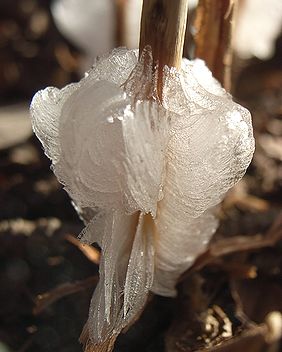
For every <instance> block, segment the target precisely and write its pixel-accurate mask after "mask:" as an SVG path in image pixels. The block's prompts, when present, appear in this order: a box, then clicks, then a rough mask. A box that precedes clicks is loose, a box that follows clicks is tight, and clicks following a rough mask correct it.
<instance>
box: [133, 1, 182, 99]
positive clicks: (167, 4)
mask: <svg viewBox="0 0 282 352" xmlns="http://www.w3.org/2000/svg"><path fill="white" fill-rule="evenodd" d="M187 14H188V0H144V1H143V8H142V18H141V32H140V43H139V52H140V54H141V53H142V50H143V49H144V48H145V47H146V46H150V47H151V49H152V54H153V61H154V66H155V65H158V70H159V84H158V90H159V93H161V88H162V71H163V67H164V66H165V65H167V66H169V67H176V68H179V67H180V65H181V59H182V53H183V45H184V37H185V30H186V22H187Z"/></svg>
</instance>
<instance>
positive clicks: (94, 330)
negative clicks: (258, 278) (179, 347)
mask: <svg viewBox="0 0 282 352" xmlns="http://www.w3.org/2000/svg"><path fill="white" fill-rule="evenodd" d="M151 62H152V60H151V56H150V52H148V51H145V52H144V54H143V56H142V57H141V60H140V61H138V52H137V51H132V50H126V49H116V50H114V51H113V52H112V53H111V54H110V55H109V56H107V57H103V58H100V59H99V60H98V61H97V62H96V63H95V65H94V66H93V68H92V69H91V70H90V71H89V72H88V73H87V74H86V75H85V78H83V79H82V80H81V81H80V82H79V83H75V84H71V85H69V86H67V87H65V88H64V89H62V90H58V89H56V88H46V89H45V90H43V91H40V92H38V93H37V94H36V95H35V97H34V98H33V101H32V104H31V115H32V124H33V129H34V132H35V133H36V135H37V136H38V138H39V139H40V140H41V142H42V144H43V146H44V149H45V153H46V155H47V156H48V157H49V158H50V159H51V160H52V168H53V170H54V173H55V174H56V176H57V178H58V179H59V181H60V182H61V183H62V184H63V185H64V187H65V189H66V191H67V192H68V193H69V195H70V196H71V198H72V199H73V201H74V203H75V206H76V208H77V209H78V211H79V213H80V214H81V216H82V217H83V219H84V220H85V223H86V227H85V229H84V230H83V232H82V233H81V238H82V240H84V241H86V242H88V243H93V242H97V243H98V244H99V245H100V246H101V248H102V257H101V264H100V281H99V284H98V287H97V288H96V290H95V292H94V296H93V298H92V302H91V306H90V313H89V321H88V327H89V334H90V339H91V341H92V343H94V344H96V345H99V344H101V343H104V342H105V341H106V340H108V339H111V338H112V336H115V335H117V334H118V333H119V332H120V331H121V330H122V328H124V327H125V326H126V325H127V324H128V323H129V322H131V321H132V320H133V319H134V317H135V316H136V315H137V314H138V313H139V312H140V311H141V310H142V308H143V306H144V304H145V302H146V299H147V295H148V292H149V291H153V292H155V293H157V294H161V295H165V296H174V295H175V294H176V291H175V284H176V282H177V279H178V278H179V276H180V275H181V274H182V273H183V272H184V271H185V270H186V269H187V268H189V266H190V265H191V264H192V262H193V260H194V259H195V257H196V256H197V255H198V254H199V253H201V252H202V251H203V250H204V249H205V247H206V245H207V243H208V242H209V239H210V238H211V236H212V234H213V233H214V232H215V230H216V228H217V219H216V217H215V216H214V206H215V205H216V204H218V203H219V202H220V201H221V200H222V198H223V196H224V194H225V193H226V192H227V190H228V189H229V188H230V187H232V186H233V185H234V184H235V183H236V182H237V181H238V180H239V179H240V178H241V177H242V176H243V174H244V172H245V171H246V168H247V166H248V165H249V163H250V160H251V158H252V154H253V151H254V139H253V134H252V126H251V116H250V113H249V112H248V111H247V110H246V109H245V108H243V107H242V106H240V105H238V104H236V103H235V102H233V101H232V98H231V96H230V95H229V94H227V93H226V92H225V90H224V89H223V88H222V87H221V86H220V84H219V83H218V82H217V81H216V80H215V79H214V78H213V77H212V74H211V73H210V71H209V70H208V68H207V67H206V66H205V64H204V63H203V62H202V61H200V60H195V61H188V60H186V59H183V61H182V67H181V69H180V70H179V72H178V71H176V70H175V69H169V68H167V67H166V68H165V69H164V86H163V97H162V104H160V103H159V102H158V100H157V99H156V96H155V85H154V80H155V79H156V77H155V76H154V74H152V72H153V70H152V67H151Z"/></svg>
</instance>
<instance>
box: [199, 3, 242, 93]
mask: <svg viewBox="0 0 282 352" xmlns="http://www.w3.org/2000/svg"><path fill="white" fill-rule="evenodd" d="M236 3H237V1H236V0H200V1H199V5H198V7H197V11H196V18H195V22H194V27H195V32H196V34H195V36H194V38H195V46H196V48H195V56H196V57H197V58H200V59H203V60H204V61H205V62H206V64H207V66H208V67H209V69H210V70H211V71H212V73H213V75H214V77H215V78H216V79H217V80H218V81H219V82H220V83H221V84H222V85H223V86H224V88H225V89H226V90H228V91H230V89H231V65H232V56H233V55H232V34H233V28H234V19H235V11H236Z"/></svg>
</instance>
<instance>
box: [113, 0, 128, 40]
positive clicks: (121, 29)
mask: <svg viewBox="0 0 282 352" xmlns="http://www.w3.org/2000/svg"><path fill="white" fill-rule="evenodd" d="M126 2H127V1H126V0H115V9H116V37H115V41H116V46H126V33H125V16H126V14H125V6H126Z"/></svg>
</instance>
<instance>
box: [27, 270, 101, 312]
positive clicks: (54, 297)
mask: <svg viewBox="0 0 282 352" xmlns="http://www.w3.org/2000/svg"><path fill="white" fill-rule="evenodd" d="M97 282H98V276H90V277H88V278H87V279H84V280H79V281H75V282H67V283H64V284H62V285H59V286H57V287H55V288H54V289H52V290H50V291H48V292H45V293H43V294H40V295H38V296H37V297H36V300H35V307H34V308H33V314H34V315H38V314H40V313H41V312H42V311H43V310H45V309H46V308H47V307H48V306H50V305H51V304H53V303H54V302H56V301H58V300H59V299H61V298H63V297H65V296H68V295H71V294H73V293H77V292H80V291H83V290H85V289H87V288H90V287H94V286H95V285H96V284H97Z"/></svg>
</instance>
